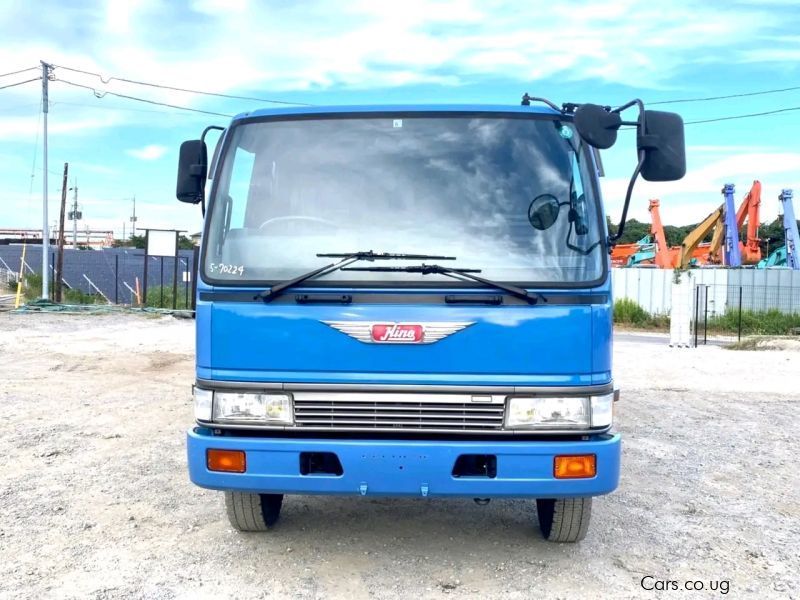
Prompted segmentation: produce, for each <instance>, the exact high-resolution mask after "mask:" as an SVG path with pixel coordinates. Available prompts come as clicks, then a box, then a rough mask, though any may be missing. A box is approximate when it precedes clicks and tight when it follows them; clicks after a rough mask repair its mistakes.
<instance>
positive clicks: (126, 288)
mask: <svg viewBox="0 0 800 600" xmlns="http://www.w3.org/2000/svg"><path fill="white" fill-rule="evenodd" d="M144 260H145V256H144V250H138V249H132V248H107V249H103V250H73V249H65V250H64V263H63V272H62V286H63V288H62V289H63V290H64V293H63V294H62V302H64V303H66V304H75V303H87V302H100V303H108V304H120V305H130V306H150V307H159V308H190V309H193V308H194V293H193V290H194V287H193V286H194V273H195V272H196V260H197V257H196V249H195V250H181V251H180V252H179V255H178V256H177V257H175V258H173V257H160V256H151V257H148V261H149V264H148V267H147V269H146V272H147V285H145V282H144V276H145V268H144ZM41 268H42V248H41V246H28V247H27V248H26V249H25V255H24V259H23V253H22V246H21V245H9V246H0V269H2V270H3V271H4V272H7V273H10V274H11V276H10V277H9V278H8V279H10V281H6V279H5V278H4V279H3V280H2V281H0V285H5V286H6V287H8V286H10V285H13V284H14V283H15V282H16V280H17V279H18V277H19V273H20V272H22V274H23V278H24V279H27V276H28V275H31V274H34V275H41ZM55 268H56V253H55V252H52V253H51V256H50V269H51V272H50V276H51V281H52V282H53V285H51V286H50V297H51V299H54V294H55V287H56V286H55V284H54V282H55ZM145 288H146V290H147V297H145V296H144V291H145Z"/></svg>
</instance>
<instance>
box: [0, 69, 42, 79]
mask: <svg viewBox="0 0 800 600" xmlns="http://www.w3.org/2000/svg"><path fill="white" fill-rule="evenodd" d="M34 69H36V70H37V71H38V70H39V67H28V68H27V69H20V70H19V71H11V73H3V74H2V75H0V77H8V76H9V75H17V74H19V73H25V72H26V71H33V70H34Z"/></svg>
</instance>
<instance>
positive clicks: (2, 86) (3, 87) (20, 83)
mask: <svg viewBox="0 0 800 600" xmlns="http://www.w3.org/2000/svg"><path fill="white" fill-rule="evenodd" d="M40 79H41V77H34V78H33V79H26V80H25V81H18V82H17V83H9V84H8V85H1V86H0V90H4V89H6V88H12V87H16V86H18V85H24V84H26V83H30V82H31V81H39V80H40Z"/></svg>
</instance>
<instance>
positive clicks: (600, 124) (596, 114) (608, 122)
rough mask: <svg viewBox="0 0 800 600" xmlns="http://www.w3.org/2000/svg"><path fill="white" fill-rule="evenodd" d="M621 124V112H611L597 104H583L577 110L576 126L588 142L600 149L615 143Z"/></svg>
mask: <svg viewBox="0 0 800 600" xmlns="http://www.w3.org/2000/svg"><path fill="white" fill-rule="evenodd" d="M620 125H622V117H620V115H619V113H616V112H609V111H608V110H607V109H606V108H604V107H602V106H598V105H597V104H581V105H580V106H579V107H578V108H577V109H576V110H575V128H576V129H577V130H578V133H579V134H580V136H581V137H582V138H583V139H584V140H585V141H586V143H587V144H589V145H590V146H594V147H595V148H597V149H599V150H606V149H608V148H611V146H613V145H614V142H616V141H617V130H618V129H619V127H620Z"/></svg>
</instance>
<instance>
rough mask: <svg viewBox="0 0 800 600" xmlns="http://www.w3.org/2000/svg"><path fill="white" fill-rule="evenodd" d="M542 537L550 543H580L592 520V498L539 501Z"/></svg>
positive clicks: (538, 512)
mask: <svg viewBox="0 0 800 600" xmlns="http://www.w3.org/2000/svg"><path fill="white" fill-rule="evenodd" d="M536 513H537V515H538V517H539V527H540V528H541V530H542V535H543V536H544V537H545V539H546V540H547V541H549V542H580V541H581V540H582V539H583V538H585V537H586V532H587V531H588V530H589V521H590V520H591V518H592V499H591V498H561V499H559V500H552V499H537V500H536Z"/></svg>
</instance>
